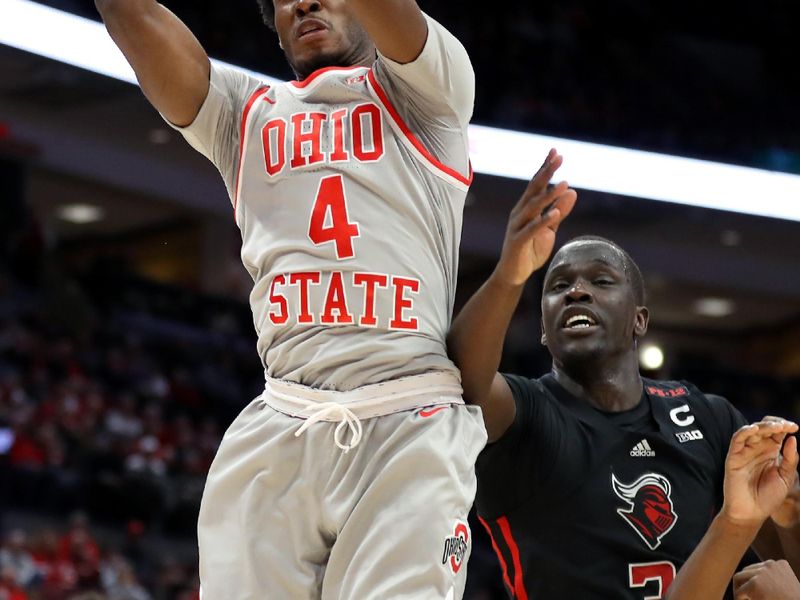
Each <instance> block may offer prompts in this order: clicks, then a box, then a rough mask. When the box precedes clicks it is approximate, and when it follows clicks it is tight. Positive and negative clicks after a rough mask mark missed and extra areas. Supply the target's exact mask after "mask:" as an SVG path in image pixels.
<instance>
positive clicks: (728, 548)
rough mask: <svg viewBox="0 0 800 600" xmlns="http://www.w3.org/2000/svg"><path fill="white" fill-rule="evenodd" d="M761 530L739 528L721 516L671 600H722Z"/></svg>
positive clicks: (683, 573)
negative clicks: (745, 554) (700, 599)
mask: <svg viewBox="0 0 800 600" xmlns="http://www.w3.org/2000/svg"><path fill="white" fill-rule="evenodd" d="M758 529H759V528H758V525H741V524H736V523H732V522H731V521H729V520H728V519H726V518H725V517H724V516H723V515H722V514H720V515H717V517H716V518H715V519H714V521H713V522H712V523H711V526H710V527H709V528H708V531H707V532H706V534H705V536H703V539H702V540H701V541H700V544H699V545H698V546H697V548H695V550H694V552H692V555H691V556H690V557H689V560H688V561H686V563H684V565H683V566H682V567H681V570H680V571H679V572H678V576H677V577H676V578H675V581H674V582H673V583H672V586H671V587H670V589H669V592H668V594H667V596H666V598H667V600H696V599H697V598H703V599H704V600H716V599H717V598H720V599H721V598H722V597H723V595H724V594H725V590H726V588H727V587H728V583H730V581H731V579H732V578H733V574H734V572H735V571H736V567H737V566H738V564H739V561H740V560H741V559H742V556H743V555H744V553H745V551H746V550H747V548H748V547H749V546H750V544H751V543H752V542H753V540H754V539H755V536H756V534H757V533H758Z"/></svg>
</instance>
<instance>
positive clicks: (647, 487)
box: [611, 473, 678, 550]
mask: <svg viewBox="0 0 800 600" xmlns="http://www.w3.org/2000/svg"><path fill="white" fill-rule="evenodd" d="M611 487H612V488H613V489H614V493H615V494H616V495H617V496H619V497H620V499H622V500H624V501H625V503H626V504H627V508H618V509H617V513H618V514H619V516H621V517H622V518H623V519H625V520H626V521H627V522H628V524H629V525H630V526H631V527H633V529H634V531H636V533H638V534H639V537H641V538H642V539H643V540H644V542H645V543H646V544H647V545H648V547H649V548H650V550H655V549H656V548H658V547H659V545H661V538H663V537H664V536H665V535H667V534H668V533H669V532H670V530H671V529H672V528H673V527H674V526H675V522H676V521H677V520H678V515H677V514H675V509H674V508H673V506H672V498H671V495H672V486H671V485H670V483H669V479H667V478H666V477H664V476H663V475H659V474H658V473H646V474H645V475H642V476H641V477H639V479H637V480H636V481H635V482H633V483H632V484H630V485H628V484H625V483H622V482H621V481H620V480H619V479H617V478H616V477H615V476H614V474H613V473H612V474H611Z"/></svg>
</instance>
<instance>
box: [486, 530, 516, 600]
mask: <svg viewBox="0 0 800 600" xmlns="http://www.w3.org/2000/svg"><path fill="white" fill-rule="evenodd" d="M478 521H480V522H481V525H483V528H484V529H485V530H486V533H488V534H489V539H490V540H491V542H492V550H494V553H495V554H496V555H497V558H498V560H499V561H500V568H501V569H503V581H504V582H505V584H506V588H508V591H509V593H511V594H513V593H514V586H513V585H511V580H510V579H509V578H508V565H507V564H506V559H505V558H503V553H502V552H500V548H498V547H497V542H496V541H495V539H494V536H493V535H492V528H491V527H489V524H488V523H487V522H486V521H484V520H483V517H481V516H480V515H478Z"/></svg>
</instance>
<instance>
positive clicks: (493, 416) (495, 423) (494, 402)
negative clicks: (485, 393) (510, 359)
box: [480, 373, 517, 443]
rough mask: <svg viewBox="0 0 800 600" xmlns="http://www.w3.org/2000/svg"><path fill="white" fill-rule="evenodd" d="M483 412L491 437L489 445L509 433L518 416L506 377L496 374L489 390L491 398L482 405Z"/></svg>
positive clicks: (487, 430)
mask: <svg viewBox="0 0 800 600" xmlns="http://www.w3.org/2000/svg"><path fill="white" fill-rule="evenodd" d="M480 406H481V410H482V411H483V422H484V424H485V425H486V432H487V433H488V435H489V443H492V442H495V441H497V440H498V439H500V438H501V437H502V436H503V434H504V433H505V432H506V431H508V428H509V427H511V424H512V423H513V422H514V419H515V418H516V416H517V405H516V402H514V395H513V394H512V392H511V388H510V387H509V385H508V382H507V381H506V379H505V377H503V376H502V375H500V373H495V375H494V379H493V380H492V385H491V387H490V388H489V397H488V399H487V400H486V401H485V402H481V403H480Z"/></svg>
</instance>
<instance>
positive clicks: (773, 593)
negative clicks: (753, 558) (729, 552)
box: [733, 560, 800, 600]
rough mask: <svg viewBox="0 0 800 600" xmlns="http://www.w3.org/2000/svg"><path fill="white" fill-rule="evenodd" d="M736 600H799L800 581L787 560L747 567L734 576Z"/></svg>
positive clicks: (771, 561) (734, 595) (769, 561)
mask: <svg viewBox="0 0 800 600" xmlns="http://www.w3.org/2000/svg"><path fill="white" fill-rule="evenodd" d="M733 597H734V600H797V598H800V581H798V580H797V577H795V575H794V572H793V571H792V568H791V567H790V566H789V563H788V562H786V561H785V560H779V561H774V560H768V561H766V562H762V563H757V564H755V565H750V566H749V567H745V568H744V569H742V570H741V571H740V572H739V573H737V574H736V575H734V576H733Z"/></svg>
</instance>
